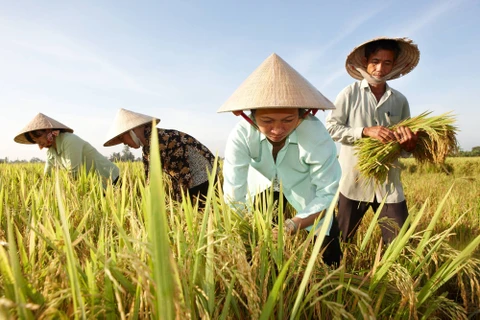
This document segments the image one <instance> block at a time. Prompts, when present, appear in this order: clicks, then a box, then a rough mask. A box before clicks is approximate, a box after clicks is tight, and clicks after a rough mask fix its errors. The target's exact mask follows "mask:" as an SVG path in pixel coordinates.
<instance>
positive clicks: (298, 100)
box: [219, 55, 341, 265]
mask: <svg viewBox="0 0 480 320" xmlns="http://www.w3.org/2000/svg"><path fill="white" fill-rule="evenodd" d="M269 59H270V61H269ZM269 59H267V60H266V61H265V62H264V63H263V64H262V65H261V66H260V67H259V68H258V69H257V70H256V71H255V72H254V73H253V74H252V75H251V76H250V77H249V78H248V79H247V81H245V82H244V84H242V86H241V87H240V88H239V89H238V90H237V92H235V94H234V95H233V96H232V98H231V99H230V100H229V101H227V103H226V104H224V105H223V106H222V108H221V109H220V110H219V112H225V111H231V112H233V113H234V114H235V115H242V116H243V117H244V119H245V120H247V121H243V120H242V121H241V122H240V123H238V124H237V125H236V127H235V128H234V129H233V131H232V132H231V133H230V135H229V137H228V140H227V145H226V150H225V159H224V163H223V176H224V185H223V190H224V194H225V200H226V201H227V202H229V203H230V204H231V205H232V206H236V205H237V204H238V203H246V202H247V198H248V195H249V190H250V191H254V192H255V191H257V190H258V189H257V190H256V189H255V188H256V187H257V185H249V182H250V184H252V182H251V181H249V179H248V172H249V170H251V169H255V170H256V172H258V173H259V174H260V175H262V176H263V177H264V178H265V180H268V181H272V182H273V183H274V189H275V184H277V183H278V184H281V185H282V187H283V193H284V196H285V198H286V200H287V201H288V203H290V205H291V206H292V207H293V208H294V209H295V210H296V215H295V216H294V217H293V218H292V219H288V220H286V221H285V223H284V224H285V230H286V232H288V233H295V232H296V231H297V230H300V229H306V230H310V228H311V226H312V225H313V223H314V222H315V219H316V218H317V217H319V215H320V214H321V213H322V212H323V211H324V210H326V209H327V208H328V207H329V206H330V204H331V202H332V200H333V198H334V196H335V194H336V192H337V189H338V184H339V180H340V177H341V170H340V165H339V163H338V160H337V152H336V146H335V144H334V142H333V140H332V138H331V137H330V135H329V134H328V132H327V130H326V129H325V127H324V125H323V124H322V123H321V122H320V121H319V120H318V118H316V117H315V116H313V115H312V114H310V112H311V111H316V110H318V109H330V108H333V104H332V103H331V102H330V101H328V100H327V99H326V98H325V97H323V95H321V93H320V92H318V90H316V89H315V88H314V87H313V86H312V85H311V84H310V83H308V82H307V81H306V80H305V79H304V78H303V77H301V76H300V75H299V74H298V73H297V72H296V71H295V70H294V69H293V68H291V67H290V66H289V65H288V64H286V62H285V61H283V60H281V58H280V57H278V56H276V55H275V56H273V63H270V65H268V63H269V62H271V60H272V56H271V57H270V58H269ZM265 64H267V65H265ZM272 68H273V69H274V70H273V71H274V72H270V71H271V69H272ZM279 68H280V70H278V69H279ZM266 73H267V74H268V73H272V74H275V75H277V76H278V75H281V76H282V75H283V77H277V78H276V79H274V80H273V81H269V82H268V81H267V82H265V78H268V77H266V76H265V74H266ZM275 82H276V83H275ZM279 83H280V84H281V85H278V84H279ZM292 83H294V85H293V86H292V87H291V88H288V85H289V84H292ZM245 87H247V90H245ZM251 88H255V90H259V94H258V95H257V96H255V92H253V93H252V90H251ZM276 88H280V89H276ZM275 90H276V91H277V92H275ZM239 91H240V92H239ZM270 92H272V94H271V97H268V95H269V93H270ZM285 92H287V93H288V94H287V95H286V94H285ZM244 95H248V96H249V97H250V98H249V99H248V100H249V101H248V102H244V101H245V99H244ZM252 95H253V96H252ZM239 97H242V98H239ZM280 97H281V98H283V99H279V98H280ZM300 106H304V107H305V108H308V109H305V108H302V107H300ZM243 110H251V114H250V116H247V115H245V114H244V113H243ZM322 220H323V219H322ZM322 220H320V222H319V226H320V225H321V224H322V222H323V221H322ZM325 246H327V247H326V248H325V251H324V254H323V259H324V262H325V263H327V264H329V265H338V264H339V262H340V257H341V251H340V244H339V240H338V227H337V224H336V220H335V219H334V220H333V223H332V225H331V226H330V230H329V232H328V233H327V237H326V238H325V241H324V247H325Z"/></svg>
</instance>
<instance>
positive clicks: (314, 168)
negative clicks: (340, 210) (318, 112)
mask: <svg viewBox="0 0 480 320" xmlns="http://www.w3.org/2000/svg"><path fill="white" fill-rule="evenodd" d="M312 140H313V141H312V142H313V146H312V148H311V149H310V150H311V151H310V152H305V157H304V161H305V163H306V164H307V165H308V166H309V172H310V180H311V185H312V188H315V196H314V198H313V199H312V200H311V201H310V202H308V203H307V204H306V206H305V207H304V208H303V209H302V210H298V213H297V216H298V217H300V218H306V217H308V216H310V215H312V214H315V213H317V212H320V211H322V210H325V209H328V207H329V206H330V204H331V203H332V200H333V198H334V197H335V194H336V192H337V190H338V186H339V181H340V177H341V174H342V171H341V169H340V164H339V163H338V160H337V149H336V146H335V143H334V142H333V141H332V140H331V139H330V137H328V135H327V134H326V132H325V135H324V136H323V139H322V138H320V139H315V140H314V139H312Z"/></svg>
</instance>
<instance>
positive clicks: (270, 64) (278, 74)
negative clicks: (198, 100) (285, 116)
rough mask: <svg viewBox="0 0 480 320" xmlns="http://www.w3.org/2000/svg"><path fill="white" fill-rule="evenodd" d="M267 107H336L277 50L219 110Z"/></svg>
mask: <svg viewBox="0 0 480 320" xmlns="http://www.w3.org/2000/svg"><path fill="white" fill-rule="evenodd" d="M265 108H307V109H322V110H327V109H335V106H334V105H333V103H332V102H331V101H330V100H328V99H327V98H326V97H325V96H323V95H322V94H321V93H320V91H318V89H317V88H315V87H314V86H313V85H312V84H311V83H310V82H308V81H307V80H306V79H305V78H304V77H303V76H302V75H301V74H300V73H298V72H297V71H296V70H295V69H294V68H292V67H291V66H290V65H289V64H288V63H287V62H285V61H284V60H283V59H282V58H280V57H279V56H278V55H277V54H275V53H274V54H272V55H270V56H269V57H268V58H267V59H266V60H265V61H264V62H263V63H262V64H261V65H260V66H259V67H258V68H257V69H256V70H255V71H253V73H252V74H250V76H249V77H248V78H247V79H246V80H245V81H244V82H243V83H242V84H241V85H240V87H238V89H237V90H235V92H234V93H233V94H232V96H230V98H229V99H228V100H227V101H226V102H225V103H224V104H223V105H222V106H221V107H220V109H218V111H217V112H219V113H220V112H231V111H240V110H251V109H265Z"/></svg>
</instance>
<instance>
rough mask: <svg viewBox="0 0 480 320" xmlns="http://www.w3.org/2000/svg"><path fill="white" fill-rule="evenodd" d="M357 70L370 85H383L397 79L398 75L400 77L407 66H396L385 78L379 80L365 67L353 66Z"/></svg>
mask: <svg viewBox="0 0 480 320" xmlns="http://www.w3.org/2000/svg"><path fill="white" fill-rule="evenodd" d="M353 67H354V68H355V70H357V71H358V72H359V73H360V74H361V75H362V77H363V78H364V79H365V80H367V82H368V83H370V84H381V83H385V82H387V81H388V80H390V79H392V78H393V77H396V76H397V75H399V74H400V73H401V72H402V71H403V70H404V69H405V66H400V65H398V66H394V67H393V69H392V71H390V72H389V73H388V74H387V75H386V76H385V77H382V78H380V79H378V78H374V77H372V76H371V75H370V74H369V73H368V72H367V70H365V68H364V67H357V66H353Z"/></svg>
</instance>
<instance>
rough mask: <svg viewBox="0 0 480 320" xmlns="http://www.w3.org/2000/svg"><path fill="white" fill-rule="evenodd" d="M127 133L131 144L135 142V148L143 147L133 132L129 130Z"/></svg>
mask: <svg viewBox="0 0 480 320" xmlns="http://www.w3.org/2000/svg"><path fill="white" fill-rule="evenodd" d="M129 133H130V137H131V138H132V140H133V142H135V144H136V145H137V146H139V147H143V143H142V141H140V138H138V137H137V135H136V134H135V132H133V130H130V131H129Z"/></svg>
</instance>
